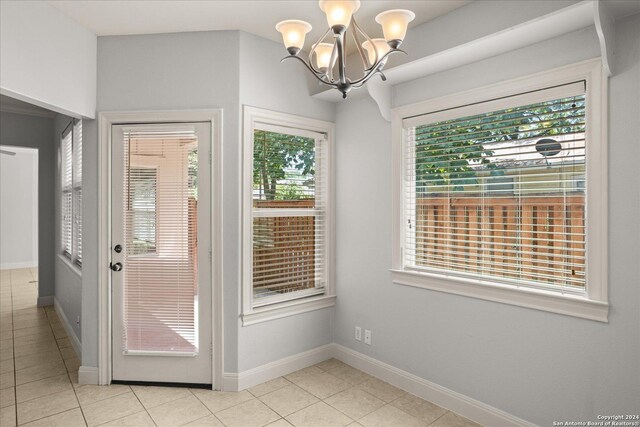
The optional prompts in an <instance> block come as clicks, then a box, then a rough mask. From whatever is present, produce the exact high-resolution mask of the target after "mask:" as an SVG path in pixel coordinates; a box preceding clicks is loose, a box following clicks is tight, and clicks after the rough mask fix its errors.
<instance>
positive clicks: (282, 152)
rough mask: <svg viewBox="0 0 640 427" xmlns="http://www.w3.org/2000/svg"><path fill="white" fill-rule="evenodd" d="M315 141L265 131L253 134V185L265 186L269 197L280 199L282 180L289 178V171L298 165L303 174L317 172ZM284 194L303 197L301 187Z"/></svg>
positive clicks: (270, 198)
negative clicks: (279, 187)
mask: <svg viewBox="0 0 640 427" xmlns="http://www.w3.org/2000/svg"><path fill="white" fill-rule="evenodd" d="M314 148H315V140H314V139H313V138H304V137H299V136H294V135H286V134H282V133H276V132H267V131H263V130H256V131H254V135H253V184H254V187H257V188H260V189H262V191H263V192H264V196H265V199H266V200H275V199H276V198H280V197H282V196H279V197H278V195H279V191H278V181H279V180H282V179H285V178H286V170H287V169H290V168H295V169H296V170H298V171H299V173H300V174H301V175H303V176H309V175H314V174H315V170H314V167H315V150H314ZM287 190H288V191H285V192H284V193H283V194H287V196H290V197H292V198H297V199H299V198H302V196H303V194H302V192H301V191H298V190H299V188H292V189H287Z"/></svg>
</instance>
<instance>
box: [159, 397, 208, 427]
mask: <svg viewBox="0 0 640 427" xmlns="http://www.w3.org/2000/svg"><path fill="white" fill-rule="evenodd" d="M186 391H189V390H186ZM148 412H149V415H151V418H152V419H153V421H154V422H155V423H156V425H158V426H159V427H165V426H166V427H170V426H180V425H182V424H186V423H189V422H191V421H195V420H197V419H199V418H203V417H205V416H207V415H209V414H210V412H209V410H208V409H207V408H206V407H205V406H204V405H203V404H202V402H200V401H199V400H198V399H196V397H195V396H194V395H192V394H190V395H189V396H187V397H183V398H182V399H178V400H173V401H171V402H168V403H164V404H162V405H160V406H155V407H153V408H151V409H149V410H148Z"/></svg>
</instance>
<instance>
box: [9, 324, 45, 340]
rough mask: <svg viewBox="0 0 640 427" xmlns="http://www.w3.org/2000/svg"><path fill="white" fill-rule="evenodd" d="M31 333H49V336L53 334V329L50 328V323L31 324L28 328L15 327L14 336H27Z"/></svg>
mask: <svg viewBox="0 0 640 427" xmlns="http://www.w3.org/2000/svg"><path fill="white" fill-rule="evenodd" d="M30 335H47V336H52V335H53V333H52V332H51V329H49V325H45V326H31V327H28V328H22V329H15V330H14V331H13V337H14V338H18V337H27V336H30Z"/></svg>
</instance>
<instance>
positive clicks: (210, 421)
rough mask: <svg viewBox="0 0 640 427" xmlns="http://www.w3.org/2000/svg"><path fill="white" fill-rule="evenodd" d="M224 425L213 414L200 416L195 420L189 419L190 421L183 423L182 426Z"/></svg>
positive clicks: (207, 426) (210, 426)
mask: <svg viewBox="0 0 640 427" xmlns="http://www.w3.org/2000/svg"><path fill="white" fill-rule="evenodd" d="M187 426H189V427H224V424H222V423H221V422H220V420H219V419H217V418H216V416H215V415H209V416H206V417H204V418H200V419H198V420H195V421H191V422H190V423H187V424H184V426H183V427H187Z"/></svg>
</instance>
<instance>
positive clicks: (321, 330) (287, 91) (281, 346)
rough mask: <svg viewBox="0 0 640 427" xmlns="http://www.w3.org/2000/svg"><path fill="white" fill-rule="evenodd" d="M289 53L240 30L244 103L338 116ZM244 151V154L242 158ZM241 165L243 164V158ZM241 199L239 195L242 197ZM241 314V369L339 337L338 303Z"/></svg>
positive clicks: (330, 118)
mask: <svg viewBox="0 0 640 427" xmlns="http://www.w3.org/2000/svg"><path fill="white" fill-rule="evenodd" d="M285 55H286V51H285V49H284V48H283V47H282V44H281V43H275V42H273V41H271V40H266V39H264V38H262V37H258V36H255V35H252V34H248V33H244V32H241V33H240V107H242V106H244V105H249V106H252V107H258V108H264V109H268V110H273V111H278V112H283V113H289V114H294V115H299V116H303V117H310V118H313V119H319V120H326V121H331V122H332V121H334V114H335V111H334V110H335V105H334V104H332V103H329V102H325V101H319V100H316V99H313V98H311V97H310V96H309V95H308V86H307V80H306V70H304V69H303V67H302V65H301V64H299V63H297V62H295V61H285V62H283V63H280V59H282V57H284V56H285ZM241 116H242V115H241V114H240V117H239V120H240V122H239V125H240V129H242V117H241ZM241 132H242V131H241ZM241 135H242V133H240V137H239V139H238V141H237V143H238V149H240V148H241V146H242V140H241V138H242V136H241ZM334 142H335V141H334ZM240 153H241V152H240ZM240 153H239V159H241V158H242V156H241V154H240ZM239 161H241V160H239ZM237 164H238V166H240V165H241V163H237ZM238 189H240V187H238ZM240 201H241V200H240V199H238V202H240ZM236 215H237V218H238V221H239V224H238V226H240V223H241V219H240V218H241V217H242V213H241V211H239V210H238V211H237V213H236ZM241 244H242V241H241V235H239V237H238V245H241ZM239 247H240V246H239ZM235 262H236V264H237V266H238V268H240V264H241V262H242V258H241V253H240V252H238V253H237V260H235ZM240 288H241V276H240V275H239V276H238V301H240V292H241V289H240ZM225 310H227V311H229V306H225ZM238 314H239V313H236V316H235V317H234V318H233V322H234V323H235V324H237V327H238V344H239V346H238V359H239V361H238V372H243V371H246V370H249V369H252V368H255V367H258V366H261V365H264V364H266V363H269V362H273V361H276V360H279V359H281V358H284V357H287V356H291V355H294V354H298V353H302V352H305V351H307V350H311V349H314V348H316V347H320V346H322V345H325V344H329V343H331V342H332V341H333V337H332V330H331V325H332V319H333V315H334V309H333V308H332V307H331V308H325V309H322V310H316V311H311V312H307V313H303V314H298V315H294V316H289V317H285V318H282V319H276V320H271V321H268V322H263V323H259V324H255V325H251V326H244V327H243V326H242V324H241V321H240V319H239V317H238ZM225 320H226V319H225Z"/></svg>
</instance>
